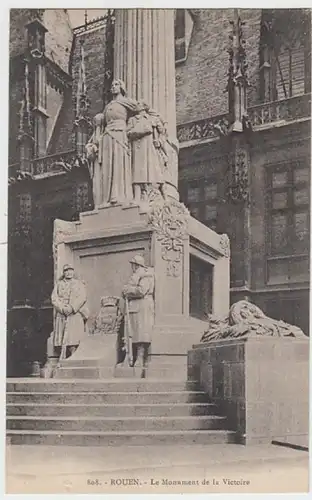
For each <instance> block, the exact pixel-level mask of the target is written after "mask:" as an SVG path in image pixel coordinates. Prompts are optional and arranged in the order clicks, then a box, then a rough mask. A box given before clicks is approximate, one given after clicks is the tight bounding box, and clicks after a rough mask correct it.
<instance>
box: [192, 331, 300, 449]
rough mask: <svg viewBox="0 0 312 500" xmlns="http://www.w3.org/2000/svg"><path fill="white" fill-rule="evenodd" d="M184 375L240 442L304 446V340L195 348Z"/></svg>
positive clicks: (240, 341) (265, 340) (277, 339)
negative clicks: (204, 394) (224, 418)
mask: <svg viewBox="0 0 312 500" xmlns="http://www.w3.org/2000/svg"><path fill="white" fill-rule="evenodd" d="M188 375H189V377H190V378H196V379H198V380H199V381H200V385H201V388H202V389H204V390H205V391H206V392H207V393H208V395H209V397H210V398H211V400H212V401H213V402H215V403H217V404H218V405H219V406H220V407H221V409H222V410H223V412H224V414H225V415H226V416H227V418H228V422H229V424H230V426H231V428H232V429H233V430H235V431H236V432H237V439H238V441H239V442H241V443H244V444H257V443H271V442H272V441H273V442H274V441H275V442H279V443H283V444H288V445H293V446H303V447H308V441H309V438H308V436H309V434H308V433H309V340H308V339H305V338H298V339H297V338H291V337H284V338H283V337H282V338H281V337H262V336H258V337H253V338H246V339H239V338H238V339H228V340H216V341H212V342H209V343H207V344H199V345H195V346H194V347H193V349H192V350H191V351H190V352H189V353H188Z"/></svg>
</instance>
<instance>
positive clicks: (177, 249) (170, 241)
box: [149, 199, 189, 276]
mask: <svg viewBox="0 0 312 500" xmlns="http://www.w3.org/2000/svg"><path fill="white" fill-rule="evenodd" d="M188 219H189V212H188V210H187V208H186V207H185V206H184V205H183V204H182V203H180V202H178V201H176V200H174V199H168V200H161V201H155V202H154V203H153V204H152V205H151V207H150V210H149V224H150V225H151V227H152V228H153V229H155V231H156V233H157V239H158V240H159V241H160V242H161V253H162V258H163V260H164V261H166V263H167V276H179V275H180V273H181V262H182V256H183V240H184V239H185V238H186V237H187V227H188Z"/></svg>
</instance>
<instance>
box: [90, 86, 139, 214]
mask: <svg viewBox="0 0 312 500" xmlns="http://www.w3.org/2000/svg"><path fill="white" fill-rule="evenodd" d="M111 93H112V96H113V98H112V101H111V102H110V103H109V104H108V105H107V106H106V107H105V109H104V111H103V113H99V114H97V115H96V116H95V118H94V131H93V135H92V137H91V139H90V141H89V142H88V144H87V145H86V151H87V157H88V160H89V168H90V174H91V178H92V184H93V198H94V205H95V207H98V206H100V205H106V204H109V203H110V204H116V203H127V202H130V201H131V200H132V199H133V193H132V178H131V157H130V149H129V144H128V138H127V133H126V128H127V122H128V119H129V118H130V116H132V115H133V114H135V113H136V112H137V103H136V101H134V100H132V99H129V98H128V97H126V90H125V85H124V83H123V82H122V81H121V80H114V81H113V83H112V87H111Z"/></svg>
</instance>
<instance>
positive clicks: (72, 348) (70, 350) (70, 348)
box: [68, 345, 78, 357]
mask: <svg viewBox="0 0 312 500" xmlns="http://www.w3.org/2000/svg"><path fill="white" fill-rule="evenodd" d="M77 347H78V346H77V345H70V346H69V347H68V353H69V356H68V357H70V356H72V355H73V354H74V352H75V351H76V350H77Z"/></svg>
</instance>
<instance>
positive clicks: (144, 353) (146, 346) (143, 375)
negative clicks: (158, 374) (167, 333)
mask: <svg viewBox="0 0 312 500" xmlns="http://www.w3.org/2000/svg"><path fill="white" fill-rule="evenodd" d="M149 346H150V344H148V343H144V345H143V347H142V360H143V368H142V373H141V378H146V373H147V367H148V355H149Z"/></svg>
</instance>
